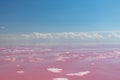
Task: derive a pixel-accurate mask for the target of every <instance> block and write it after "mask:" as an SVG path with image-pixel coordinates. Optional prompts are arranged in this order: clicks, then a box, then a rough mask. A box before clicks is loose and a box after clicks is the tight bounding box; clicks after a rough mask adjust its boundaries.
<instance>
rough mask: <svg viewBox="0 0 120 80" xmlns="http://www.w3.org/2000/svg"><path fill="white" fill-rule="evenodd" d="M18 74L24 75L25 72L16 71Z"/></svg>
mask: <svg viewBox="0 0 120 80" xmlns="http://www.w3.org/2000/svg"><path fill="white" fill-rule="evenodd" d="M16 73H18V74H22V73H24V71H16Z"/></svg>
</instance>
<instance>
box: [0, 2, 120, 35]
mask: <svg viewBox="0 0 120 80" xmlns="http://www.w3.org/2000/svg"><path fill="white" fill-rule="evenodd" d="M0 27H1V28H0V33H12V34H18V33H32V32H45V33H46V32H84V31H85V32H88V31H109V30H110V31H111V30H120V0H0ZM3 27H4V29H3Z"/></svg>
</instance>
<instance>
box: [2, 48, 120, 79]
mask: <svg viewBox="0 0 120 80" xmlns="http://www.w3.org/2000/svg"><path fill="white" fill-rule="evenodd" d="M119 74H120V49H119V46H116V47H111V46H105V47H104V46H102V47H101V46H97V47H96V46H94V47H93V46H92V47H90V46H89V47H79V46H77V47H74V46H71V47H70V46H55V47H50V46H49V47H45V46H44V47H42V46H33V47H31V46H30V47H28V46H27V47H26V46H18V47H13V46H12V47H0V80H120V76H119Z"/></svg>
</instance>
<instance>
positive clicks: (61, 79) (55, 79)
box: [53, 78, 68, 80]
mask: <svg viewBox="0 0 120 80" xmlns="http://www.w3.org/2000/svg"><path fill="white" fill-rule="evenodd" d="M53 80H68V78H54V79H53Z"/></svg>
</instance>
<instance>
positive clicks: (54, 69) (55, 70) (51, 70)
mask: <svg viewBox="0 0 120 80" xmlns="http://www.w3.org/2000/svg"><path fill="white" fill-rule="evenodd" d="M47 70H48V71H50V72H53V73H61V72H62V69H59V68H48V69H47Z"/></svg>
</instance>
